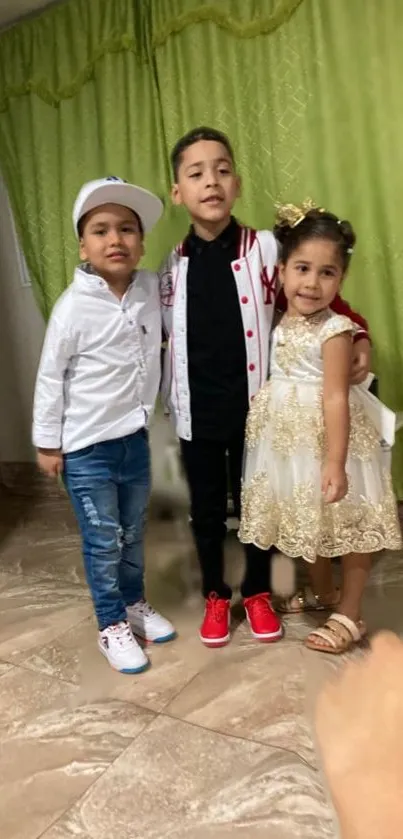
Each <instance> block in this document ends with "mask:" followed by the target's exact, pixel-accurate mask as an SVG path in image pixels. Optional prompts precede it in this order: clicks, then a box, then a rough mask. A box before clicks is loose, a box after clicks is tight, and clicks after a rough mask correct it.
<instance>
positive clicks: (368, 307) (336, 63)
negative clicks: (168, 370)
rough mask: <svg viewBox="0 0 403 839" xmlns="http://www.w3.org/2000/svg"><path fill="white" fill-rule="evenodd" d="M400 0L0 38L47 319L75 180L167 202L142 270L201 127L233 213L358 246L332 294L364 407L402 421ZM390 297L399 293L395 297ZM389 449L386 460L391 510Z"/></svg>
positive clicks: (4, 122) (270, 5) (12, 179)
mask: <svg viewBox="0 0 403 839" xmlns="http://www.w3.org/2000/svg"><path fill="white" fill-rule="evenodd" d="M402 31H403V3H402V2H401V0H383V2H382V3H378V2H377V0H354V2H352V0H337V2H336V0H220V1H219V2H214V3H208V2H203V0H152V1H151V0H137V2H136V0H114V2H113V3H111V2H110V0H70V1H69V2H66V3H65V4H62V5H60V6H56V7H54V8H51V9H50V10H47V11H45V12H44V13H43V14H42V15H40V16H39V17H37V18H34V19H32V20H30V21H28V22H26V23H24V22H23V23H21V24H20V25H18V26H16V27H14V28H13V29H11V30H9V31H7V32H5V33H3V35H1V36H0V163H1V167H2V170H3V173H4V176H5V179H6V183H7V186H8V189H9V193H10V197H11V201H12V204H13V208H14V212H15V216H16V221H17V225H18V229H19V231H20V236H21V241H22V243H23V247H24V251H25V254H26V258H27V261H28V264H29V268H30V271H31V276H32V278H33V282H34V285H35V290H36V294H37V299H38V303H39V305H40V306H41V309H42V311H43V312H44V313H45V315H47V314H48V313H49V310H50V308H51V306H52V304H53V303H54V300H55V298H56V297H57V296H58V294H59V293H60V292H61V291H62V289H63V288H64V287H65V286H66V284H67V283H68V282H69V281H70V279H71V275H72V269H73V266H74V264H75V262H76V243H75V241H74V236H73V234H72V227H71V207H72V202H73V199H74V196H75V194H76V192H77V190H78V188H79V186H80V185H81V183H82V182H83V181H85V180H87V179H89V178H93V177H99V176H101V175H103V174H118V175H121V176H123V177H125V178H128V179H130V180H134V181H136V182H137V183H139V184H141V185H142V186H145V187H149V188H150V189H152V190H154V191H156V192H157V193H158V194H160V195H161V196H162V197H163V198H164V199H165V200H166V207H167V209H166V214H165V219H164V221H163V222H162V223H161V224H160V225H159V226H158V228H157V230H156V231H155V232H154V233H153V234H152V236H151V237H150V239H149V240H148V241H147V256H146V264H148V265H151V266H155V265H157V264H158V262H159V261H160V259H161V258H162V256H163V254H164V252H165V251H166V250H167V249H168V248H169V246H170V245H172V243H173V242H174V241H176V240H177V239H178V238H180V236H181V235H182V234H183V233H184V231H185V229H186V224H187V220H186V217H185V215H184V213H183V212H180V211H178V210H174V209H173V208H171V206H170V202H169V186H170V172H169V165H168V164H169V161H168V153H169V149H170V147H171V146H172V144H173V143H174V142H175V140H176V139H177V138H178V137H179V136H180V135H181V134H182V133H183V132H184V131H186V130H188V129H189V128H191V127H193V126H195V125H198V124H201V123H206V124H210V125H214V126H216V127H218V128H220V129H222V130H224V131H226V132H227V133H228V134H229V135H230V137H231V140H232V141H233V144H234V147H235V151H236V155H237V160H238V166H239V170H240V173H241V175H242V179H243V194H242V198H241V200H240V201H239V206H238V207H237V213H238V216H239V217H240V218H241V219H243V220H245V221H248V222H249V223H251V224H254V225H259V226H270V225H271V223H272V220H273V206H274V203H275V201H279V200H293V201H295V200H299V199H302V198H304V197H307V196H311V197H312V198H314V199H315V200H317V201H318V202H320V203H321V204H323V205H325V206H327V207H329V208H330V209H332V210H333V211H334V212H336V213H338V214H339V215H340V216H345V217H347V218H349V219H350V220H351V221H352V222H353V224H354V226H355V227H356V229H357V233H358V236H359V239H358V246H357V249H356V254H355V255H354V259H353V265H352V269H351V273H350V275H349V277H348V278H347V279H346V287H345V295H346V297H347V298H348V299H349V300H350V302H351V303H352V304H353V305H354V306H356V307H357V308H358V309H359V311H361V312H362V313H363V314H364V315H365V316H366V317H367V318H368V320H369V322H370V326H371V332H372V335H373V340H374V356H375V365H376V371H377V373H378V374H379V378H380V388H381V397H382V398H383V399H384V400H385V401H386V402H387V403H388V404H389V405H390V406H391V407H392V408H394V409H396V410H403V377H402V376H401V374H400V371H401V369H402V360H403V358H402V357H403V299H402V295H401V288H402V282H401V279H400V278H401V276H402V268H403V264H402V263H403V245H402V244H401V236H400V219H401V218H402V209H403V208H402V202H403V189H402V186H403V184H402V180H403V159H402V158H403V149H402V144H401V143H400V136H399V135H400V129H401V128H402V129H403V113H402V111H401V107H400V101H401V94H400V78H401V76H402V75H403V51H402V48H401V37H400V33H401V32H402ZM402 290H403V289H402ZM402 466H403V443H402V442H401V441H400V440H399V441H398V443H397V445H396V449H395V457H394V469H395V486H396V489H397V492H398V495H399V497H400V498H403V469H402Z"/></svg>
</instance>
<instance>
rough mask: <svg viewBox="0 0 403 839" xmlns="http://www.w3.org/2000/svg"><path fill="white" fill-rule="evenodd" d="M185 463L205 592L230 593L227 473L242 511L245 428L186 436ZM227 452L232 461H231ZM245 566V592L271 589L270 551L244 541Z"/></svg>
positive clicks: (237, 510)
mask: <svg viewBox="0 0 403 839" xmlns="http://www.w3.org/2000/svg"><path fill="white" fill-rule="evenodd" d="M180 443H181V452H182V460H183V465H184V469H185V473H186V477H187V481H188V484H189V490H190V501H191V517H192V528H193V535H194V539H195V543H196V548H197V553H198V557H199V562H200V567H201V571H202V576H203V595H204V597H208V595H209V594H211V592H216V593H217V594H218V596H219V597H224V598H230V597H231V593H232V592H231V589H230V587H229V586H228V585H227V584H226V583H225V581H224V540H225V536H226V532H227V531H226V518H227V496H228V472H227V464H228V466H229V480H230V487H231V493H232V498H233V502H234V509H235V515H236V516H237V517H239V515H240V511H241V476H242V460H243V446H244V429H243V428H242V429H241V430H240V431H239V432H238V433H236V434H233V435H232V436H231V437H229V438H228V440H224V441H221V440H202V439H197V438H196V439H194V440H190V441H187V440H181V441H180ZM227 452H228V460H227ZM245 553H246V569H245V575H244V579H243V582H242V586H241V592H242V596H243V597H251V596H252V595H254V594H262V593H263V592H267V591H269V590H270V579H269V578H270V558H271V553H272V552H271V550H269V551H261V550H259V548H256V547H255V545H245Z"/></svg>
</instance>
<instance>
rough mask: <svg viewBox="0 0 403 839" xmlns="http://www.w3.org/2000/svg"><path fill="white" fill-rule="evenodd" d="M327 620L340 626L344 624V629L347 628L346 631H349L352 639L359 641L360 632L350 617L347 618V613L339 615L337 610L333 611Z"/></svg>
mask: <svg viewBox="0 0 403 839" xmlns="http://www.w3.org/2000/svg"><path fill="white" fill-rule="evenodd" d="M328 620H329V622H330V621H334V622H335V623H339V624H340V626H344V629H347V632H349V633H350V635H351V637H352V639H353V641H355V642H356V643H357V642H358V641H361V638H362V633H361V632H360V630H359V627H358V626H357V624H356V623H354V621H352V620H351V618H348V617H347V615H341V614H340V613H339V612H333V614H332V615H330V618H329V619H328ZM325 625H326V624H325Z"/></svg>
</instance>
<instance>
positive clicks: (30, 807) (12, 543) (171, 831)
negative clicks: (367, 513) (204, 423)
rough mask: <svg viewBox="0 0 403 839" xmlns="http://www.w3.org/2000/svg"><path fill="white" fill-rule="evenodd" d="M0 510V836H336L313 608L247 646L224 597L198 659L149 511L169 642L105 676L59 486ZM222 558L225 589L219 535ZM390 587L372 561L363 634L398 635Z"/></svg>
mask: <svg viewBox="0 0 403 839" xmlns="http://www.w3.org/2000/svg"><path fill="white" fill-rule="evenodd" d="M0 509H1V520H0V743H1V747H0V836H1V839H39V837H41V839H112V837H117V839H163V837H164V839H165V837H168V839H227V837H230V836H231V837H234V839H263V837H264V839H335V838H336V837H337V826H336V823H335V819H334V815H333V812H332V808H331V806H330V805H329V799H328V796H327V794H326V792H325V789H324V785H323V779H322V775H321V769H320V765H319V762H318V758H317V754H316V751H315V747H314V743H313V736H312V726H311V722H312V713H313V706H314V703H315V698H316V695H317V691H318V689H319V687H320V685H321V684H322V683H323V680H324V679H325V678H327V676H328V675H329V673H331V672H332V670H334V669H335V668H337V667H339V666H340V662H339V661H338V660H337V661H336V660H334V659H332V658H330V657H329V658H327V657H321V656H318V655H315V654H314V653H310V652H309V651H307V650H305V648H304V647H303V646H302V644H301V640H302V639H303V638H304V636H305V635H306V634H307V631H308V629H309V627H311V626H314V625H315V620H316V619H315V617H314V616H311V617H309V616H299V617H298V616H294V617H292V618H288V619H287V620H286V621H285V625H286V633H285V638H284V640H283V641H282V642H281V643H279V644H276V645H271V646H270V645H267V646H266V645H259V644H258V643H256V642H255V641H253V639H252V638H251V636H250V634H249V631H248V628H247V626H246V624H245V622H244V620H243V617H244V616H243V613H242V609H241V608H240V606H239V605H238V606H235V608H234V614H233V627H232V628H233V638H232V642H231V644H230V645H229V646H228V647H226V648H225V649H221V650H215V651H214V650H206V649H205V648H203V647H202V646H201V644H200V643H199V640H198V637H197V630H198V625H199V621H200V618H201V614H202V603H201V601H200V598H199V597H198V595H197V572H195V558H194V551H193V548H192V544H191V540H190V535H189V532H188V528H187V524H186V516H183V515H182V514H181V516H180V517H179V518H178V519H173V520H168V519H165V520H161V519H153V518H151V520H150V521H149V525H148V535H147V557H148V570H147V584H148V591H149V596H150V599H152V600H153V603H154V604H155V605H156V607H157V608H159V609H161V610H163V611H164V612H165V613H166V614H167V616H168V617H170V618H171V619H172V620H173V621H174V622H175V624H176V626H177V629H178V639H177V640H176V641H175V642H174V643H172V644H169V645H166V646H160V647H157V646H155V647H153V648H150V649H149V654H150V658H151V662H152V667H151V668H150V670H149V671H148V672H146V673H145V674H142V675H141V676H138V677H130V676H123V675H120V674H117V673H115V672H113V671H112V670H111V669H110V668H109V667H108V665H107V663H106V661H105V660H104V659H103V657H102V656H100V655H99V653H98V651H97V647H96V625H95V621H94V618H93V614H92V607H91V602H90V599H89V596H88V592H87V588H86V585H85V580H84V574H83V570H82V565H81V557H80V540H79V536H78V533H77V530H76V527H75V522H74V518H73V516H72V514H71V511H70V509H69V506H68V504H67V502H66V499H65V497H64V495H63V493H62V492H61V491H57V492H56V491H55V492H53V493H47V494H46V493H43V492H41V491H38V493H33V494H26V495H24V494H21V493H18V492H17V490H16V489H15V487H14V488H13V487H8V489H7V490H6V489H4V487H3V490H2V493H1V496H0ZM227 548H228V550H227V557H228V560H227V564H228V574H229V577H230V579H231V581H232V583H233V584H234V585H235V587H236V586H237V585H239V580H240V575H241V573H242V551H241V547H240V546H239V544H238V543H237V540H236V537H235V536H234V535H232V536H229V538H228V546H227ZM402 594H403V558H402V556H394V557H388V556H383V557H382V558H381V559H380V560H378V562H377V563H376V564H375V566H374V570H373V575H372V581H371V585H370V587H369V588H368V592H367V594H366V599H365V617H366V619H367V620H368V623H369V626H370V629H371V630H375V629H378V628H380V627H382V626H388V627H390V628H393V629H395V630H397V631H401V629H402V625H403V618H402V609H401V603H402ZM234 600H236V598H234ZM359 654H365V653H359Z"/></svg>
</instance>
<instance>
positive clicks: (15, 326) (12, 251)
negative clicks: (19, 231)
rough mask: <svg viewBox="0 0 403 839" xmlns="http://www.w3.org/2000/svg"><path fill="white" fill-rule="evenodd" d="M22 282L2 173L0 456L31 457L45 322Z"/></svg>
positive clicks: (6, 458)
mask: <svg viewBox="0 0 403 839" xmlns="http://www.w3.org/2000/svg"><path fill="white" fill-rule="evenodd" d="M26 282H27V277H26V275H25V273H24V265H23V262H22V261H21V258H20V255H19V249H18V243H17V240H16V236H15V229H14V225H13V221H12V216H11V211H10V206H9V203H8V198H7V193H6V189H5V186H4V183H3V181H2V179H1V177H0V462H1V461H3V462H5V461H14V462H24V461H29V460H33V458H34V455H33V449H32V447H31V412H32V394H33V388H34V383H35V375H36V369H37V365H38V361H39V355H40V351H41V346H42V341H43V336H44V331H45V326H44V321H43V318H42V315H41V314H40V312H39V309H38V307H37V305H36V303H35V299H34V296H33V293H32V289H31V287H30V286H29V285H27V284H26ZM24 283H25V285H24Z"/></svg>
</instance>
